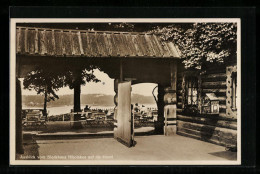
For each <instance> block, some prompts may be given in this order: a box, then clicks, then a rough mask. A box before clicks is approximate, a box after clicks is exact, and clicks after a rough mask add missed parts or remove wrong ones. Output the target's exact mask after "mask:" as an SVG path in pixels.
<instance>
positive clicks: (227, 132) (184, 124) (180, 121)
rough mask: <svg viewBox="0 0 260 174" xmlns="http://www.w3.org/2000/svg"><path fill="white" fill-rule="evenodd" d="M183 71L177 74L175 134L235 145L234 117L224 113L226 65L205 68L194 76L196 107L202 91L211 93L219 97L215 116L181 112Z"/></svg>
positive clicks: (183, 96)
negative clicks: (195, 82)
mask: <svg viewBox="0 0 260 174" xmlns="http://www.w3.org/2000/svg"><path fill="white" fill-rule="evenodd" d="M185 76H186V73H185V72H179V73H178V76H177V79H178V81H177V102H178V104H177V134H179V135H182V136H187V137H191V138H195V139H199V140H202V141H206V142H211V143H214V144H218V145H222V146H226V147H230V146H231V147H235V146H236V145H237V119H236V118H234V117H230V116H228V115H227V114H226V109H227V105H226V98H227V97H226V92H227V84H226V83H227V82H226V80H227V73H226V68H217V69H212V70H207V71H206V73H204V74H201V75H199V76H198V79H199V83H198V84H199V87H198V88H199V89H198V95H199V96H198V99H199V104H198V108H200V104H201V100H202V96H204V95H205V93H215V94H216V96H217V97H218V98H219V106H220V109H219V115H217V116H213V115H205V114H196V115H189V114H187V113H184V112H183V109H184V102H185V100H184V98H185Z"/></svg>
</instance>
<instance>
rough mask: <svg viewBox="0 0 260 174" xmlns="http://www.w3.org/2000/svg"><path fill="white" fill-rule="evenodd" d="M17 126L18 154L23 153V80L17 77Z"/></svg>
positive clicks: (16, 141) (16, 143)
mask: <svg viewBox="0 0 260 174" xmlns="http://www.w3.org/2000/svg"><path fill="white" fill-rule="evenodd" d="M15 128H16V132H15V133H16V134H15V135H16V139H15V146H16V154H23V153H24V150H23V132H22V90H21V82H20V81H19V79H18V78H17V77H16V118H15Z"/></svg>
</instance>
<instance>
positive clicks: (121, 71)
mask: <svg viewBox="0 0 260 174" xmlns="http://www.w3.org/2000/svg"><path fill="white" fill-rule="evenodd" d="M123 80H124V79H123V61H122V60H120V81H123Z"/></svg>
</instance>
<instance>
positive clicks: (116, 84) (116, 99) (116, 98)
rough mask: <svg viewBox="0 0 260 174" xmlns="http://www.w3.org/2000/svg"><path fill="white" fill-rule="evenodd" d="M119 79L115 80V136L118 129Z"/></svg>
mask: <svg viewBox="0 0 260 174" xmlns="http://www.w3.org/2000/svg"><path fill="white" fill-rule="evenodd" d="M118 81H119V80H118V79H115V80H114V91H115V93H116V94H115V96H114V104H115V108H114V120H115V121H114V137H116V133H117V132H116V131H117V106H118Z"/></svg>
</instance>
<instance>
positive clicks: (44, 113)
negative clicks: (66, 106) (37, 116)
mask: <svg viewBox="0 0 260 174" xmlns="http://www.w3.org/2000/svg"><path fill="white" fill-rule="evenodd" d="M47 97H48V96H47V86H46V87H45V91H44V106H43V115H44V116H47Z"/></svg>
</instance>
